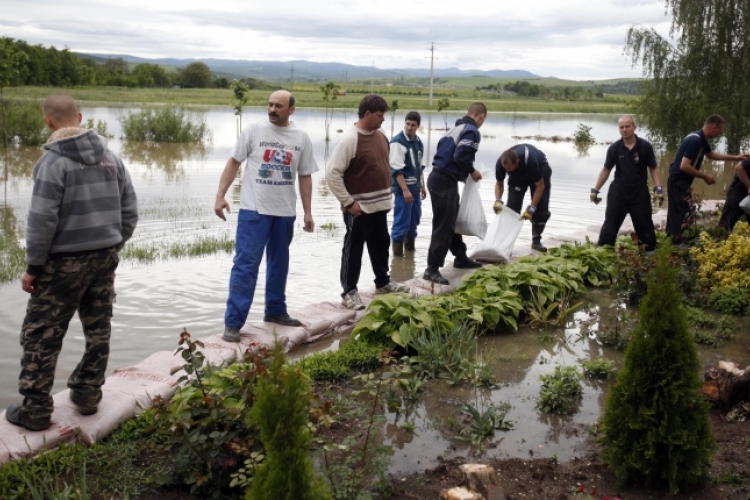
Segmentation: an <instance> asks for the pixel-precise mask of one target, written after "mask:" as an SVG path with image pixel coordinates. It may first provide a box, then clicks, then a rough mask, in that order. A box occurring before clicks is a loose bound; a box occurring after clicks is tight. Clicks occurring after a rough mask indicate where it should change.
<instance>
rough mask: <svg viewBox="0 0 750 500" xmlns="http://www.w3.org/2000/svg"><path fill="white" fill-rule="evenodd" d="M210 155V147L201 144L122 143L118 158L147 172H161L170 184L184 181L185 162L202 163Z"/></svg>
mask: <svg viewBox="0 0 750 500" xmlns="http://www.w3.org/2000/svg"><path fill="white" fill-rule="evenodd" d="M210 154H211V146H210V145H206V144H204V143H202V142H192V143H170V142H140V141H124V142H123V143H122V148H121V150H120V157H121V158H122V159H123V161H125V163H126V164H130V163H138V164H141V165H144V166H145V167H147V168H148V169H149V170H151V169H155V170H157V171H161V172H163V173H164V174H166V179H167V181H170V182H171V181H176V180H182V179H184V177H185V168H184V164H185V162H187V161H191V160H193V161H198V162H204V161H206V159H207V158H208V156H209V155H210Z"/></svg>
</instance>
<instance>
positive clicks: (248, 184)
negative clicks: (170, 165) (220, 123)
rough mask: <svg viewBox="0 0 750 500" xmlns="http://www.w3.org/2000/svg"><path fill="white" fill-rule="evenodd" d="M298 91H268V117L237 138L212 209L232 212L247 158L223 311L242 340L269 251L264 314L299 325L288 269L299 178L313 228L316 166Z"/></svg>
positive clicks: (232, 337)
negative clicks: (231, 195)
mask: <svg viewBox="0 0 750 500" xmlns="http://www.w3.org/2000/svg"><path fill="white" fill-rule="evenodd" d="M294 104H295V100H294V96H293V95H292V94H291V93H289V92H287V91H286V90H277V91H276V92H274V93H272V94H271V96H270V97H269V98H268V121H267V122H266V121H263V122H256V123H253V124H251V125H249V126H248V127H246V128H245V129H244V130H243V131H242V134H241V135H240V138H239V139H238V140H237V143H236V144H235V146H234V151H233V152H232V156H230V157H229V160H228V161H227V164H226V166H225V167H224V171H223V172H222V174H221V178H220V180H219V191H218V193H217V194H216V203H215V205H214V212H215V213H216V215H217V216H219V217H220V218H221V219H223V220H226V217H225V215H224V211H225V210H226V211H227V212H229V211H230V205H229V203H228V202H227V201H226V199H225V198H224V197H225V195H226V193H227V191H228V190H229V187H230V186H231V185H232V182H233V181H234V179H235V177H237V170H238V169H239V168H240V165H241V164H242V162H243V161H245V160H247V165H246V166H245V172H244V175H243V178H242V184H241V186H240V212H239V214H238V215H237V238H236V242H235V256H234V262H233V265H232V272H231V275H230V278H229V297H228V298H227V309H226V312H225V314H224V340H226V341H229V342H239V340H240V328H242V327H243V326H244V325H245V321H247V315H248V314H249V313H250V306H251V305H252V303H253V296H254V295H255V286H256V283H257V280H258V268H259V267H260V261H261V259H262V258H263V252H264V250H265V252H266V303H265V311H264V316H263V321H265V322H268V323H276V324H279V325H283V326H301V325H302V323H301V322H300V321H299V320H296V319H294V318H292V317H290V316H289V314H288V312H287V308H286V280H287V275H288V274H289V246H290V245H291V243H292V237H293V235H294V221H295V220H296V218H297V195H296V193H295V190H294V184H295V182H294V179H295V178H297V179H298V180H299V194H300V198H301V199H302V209H303V211H304V226H303V229H304V230H305V231H307V232H308V233H310V232H312V231H313V229H314V228H315V223H314V222H313V217H312V211H311V199H312V177H311V176H312V174H313V173H314V172H317V171H318V164H317V163H316V162H315V157H314V156H313V148H312V142H311V141H310V137H309V136H308V135H307V132H304V131H302V130H300V129H299V128H297V127H296V126H295V125H294V124H293V123H292V122H291V121H290V120H289V117H290V116H291V115H292V114H293V113H294V110H295V107H294Z"/></svg>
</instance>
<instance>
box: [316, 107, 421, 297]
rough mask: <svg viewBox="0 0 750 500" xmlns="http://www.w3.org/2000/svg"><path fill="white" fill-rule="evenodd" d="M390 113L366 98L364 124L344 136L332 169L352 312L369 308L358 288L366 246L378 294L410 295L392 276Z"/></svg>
mask: <svg viewBox="0 0 750 500" xmlns="http://www.w3.org/2000/svg"><path fill="white" fill-rule="evenodd" d="M386 111H388V103H387V102H386V101H385V99H383V97H381V96H380V95H378V94H369V95H366V96H364V97H363V98H362V100H361V101H360V103H359V111H358V117H359V119H358V120H357V122H356V123H355V124H354V125H353V126H352V127H350V128H349V129H347V130H345V131H344V133H343V134H342V135H341V138H340V139H339V142H338V143H337V144H336V147H335V148H334V149H333V153H332V154H331V159H330V161H329V163H328V168H327V169H326V180H327V181H328V186H329V187H330V188H331V192H332V193H333V195H334V196H335V197H336V198H337V199H338V200H339V202H340V203H341V211H342V212H343V217H344V224H345V225H346V235H345V236H344V246H343V248H342V251H341V274H340V279H341V287H342V288H343V290H344V291H343V293H342V294H341V304H342V305H343V306H344V307H346V308H347V309H354V310H361V309H364V308H365V305H364V304H363V303H362V299H361V297H360V296H359V291H358V288H357V285H358V284H359V275H360V271H361V270H362V252H363V251H364V247H365V244H367V253H369V254H370V264H371V265H372V270H373V272H374V273H375V293H377V294H382V293H397V292H408V291H409V287H408V286H405V285H399V284H397V283H395V282H394V281H392V280H391V277H390V275H389V267H388V258H389V255H390V252H389V247H390V246H391V237H390V235H389V234H388V219H387V214H388V211H389V210H390V209H391V166H390V164H389V162H388V156H389V146H388V138H387V137H386V136H385V134H384V133H383V131H382V130H381V129H380V125H382V123H383V121H384V120H385V116H384V115H385V112H386Z"/></svg>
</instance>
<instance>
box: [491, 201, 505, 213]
mask: <svg viewBox="0 0 750 500" xmlns="http://www.w3.org/2000/svg"><path fill="white" fill-rule="evenodd" d="M492 210H494V211H495V214H499V213H500V212H502V211H503V200H495V204H494V205H492Z"/></svg>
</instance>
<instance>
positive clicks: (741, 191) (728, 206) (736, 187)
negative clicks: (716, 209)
mask: <svg viewBox="0 0 750 500" xmlns="http://www.w3.org/2000/svg"><path fill="white" fill-rule="evenodd" d="M747 194H748V192H747V186H745V185H744V184H743V183H742V181H740V180H739V178H737V177H735V178H734V180H732V183H731V184H730V185H729V189H728V190H727V200H726V201H725V202H724V208H723V209H722V210H721V219H719V225H720V226H721V227H723V228H725V229H729V230H730V231H731V230H732V229H734V225H735V224H737V221H738V220H740V219H741V218H742V216H743V215H744V216H745V219H750V216H748V214H747V213H745V211H744V210H742V209H741V208H740V202H741V201H742V199H743V198H745V196H747Z"/></svg>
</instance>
